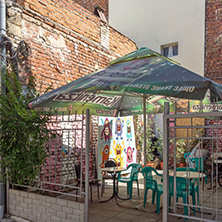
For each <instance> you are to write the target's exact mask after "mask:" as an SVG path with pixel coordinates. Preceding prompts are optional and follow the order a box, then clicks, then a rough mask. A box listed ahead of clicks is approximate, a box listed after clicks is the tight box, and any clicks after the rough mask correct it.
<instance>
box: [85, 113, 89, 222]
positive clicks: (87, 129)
mask: <svg viewBox="0 0 222 222" xmlns="http://www.w3.org/2000/svg"><path fill="white" fill-rule="evenodd" d="M89 129H90V112H89V109H87V110H86V153H85V158H86V159H85V191H86V192H85V222H88V221H89V151H90V147H89V140H90V138H89V137H90V135H89Z"/></svg>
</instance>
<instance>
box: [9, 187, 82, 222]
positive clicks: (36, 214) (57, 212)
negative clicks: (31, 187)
mask: <svg viewBox="0 0 222 222" xmlns="http://www.w3.org/2000/svg"><path fill="white" fill-rule="evenodd" d="M9 211H10V213H11V214H13V215H15V216H18V217H21V218H24V219H27V220H30V221H33V222H37V221H41V222H51V221H52V222H61V221H63V222H70V221H76V222H84V204H83V203H78V202H74V201H70V200H63V199H59V198H54V197H48V196H43V195H40V194H35V193H29V192H24V191H19V190H13V189H10V190H9Z"/></svg>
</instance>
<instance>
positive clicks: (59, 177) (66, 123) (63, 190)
mask: <svg viewBox="0 0 222 222" xmlns="http://www.w3.org/2000/svg"><path fill="white" fill-rule="evenodd" d="M89 124H90V122H89V110H86V113H84V112H82V114H81V115H77V114H70V115H54V116H50V121H49V125H48V128H49V129H50V138H49V141H48V142H47V143H46V145H45V148H46V152H47V157H46V159H45V163H44V164H43V165H42V166H41V169H40V174H39V176H38V178H36V180H35V181H34V182H33V183H32V185H29V186H27V185H18V184H12V185H13V186H21V187H26V188H31V189H32V190H33V189H34V190H40V191H41V192H42V193H47V194H49V195H53V196H58V195H67V196H71V197H75V198H73V199H74V200H77V198H83V199H84V201H85V221H86V222H87V221H88V205H89V203H88V201H89V200H88V199H89V186H88V184H89V151H90V149H89ZM77 165H80V166H81V168H80V172H79V175H80V178H79V179H78V177H77V168H76V166H77ZM83 181H84V183H83ZM84 184H85V186H84Z"/></svg>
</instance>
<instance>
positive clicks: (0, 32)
mask: <svg viewBox="0 0 222 222" xmlns="http://www.w3.org/2000/svg"><path fill="white" fill-rule="evenodd" d="M5 36H6V4H5V0H0V40H2V41H4V37H5ZM0 53H1V55H0V58H1V61H0V73H1V76H0V81H1V82H0V87H1V88H2V89H3V90H4V88H5V86H3V81H2V76H3V75H6V69H5V67H6V45H5V44H4V43H3V44H1V51H0ZM0 105H1V104H0ZM0 158H2V157H0ZM1 175H3V169H2V168H1V166H0V176H1ZM5 194H6V192H5V184H4V183H3V181H0V219H2V218H3V217H4V211H5Z"/></svg>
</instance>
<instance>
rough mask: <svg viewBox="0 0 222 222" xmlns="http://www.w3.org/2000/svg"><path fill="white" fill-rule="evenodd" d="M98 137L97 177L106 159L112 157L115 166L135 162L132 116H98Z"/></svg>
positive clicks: (100, 173)
mask: <svg viewBox="0 0 222 222" xmlns="http://www.w3.org/2000/svg"><path fill="white" fill-rule="evenodd" d="M98 130H99V132H98V135H99V138H98V150H97V165H98V166H97V169H98V170H97V172H98V178H99V179H100V178H102V171H101V169H102V168H103V167H105V163H106V161H107V160H108V159H114V160H115V161H116V163H117V166H122V167H127V166H128V165H129V164H131V163H136V146H135V133H134V125H133V116H125V117H99V129H98Z"/></svg>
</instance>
